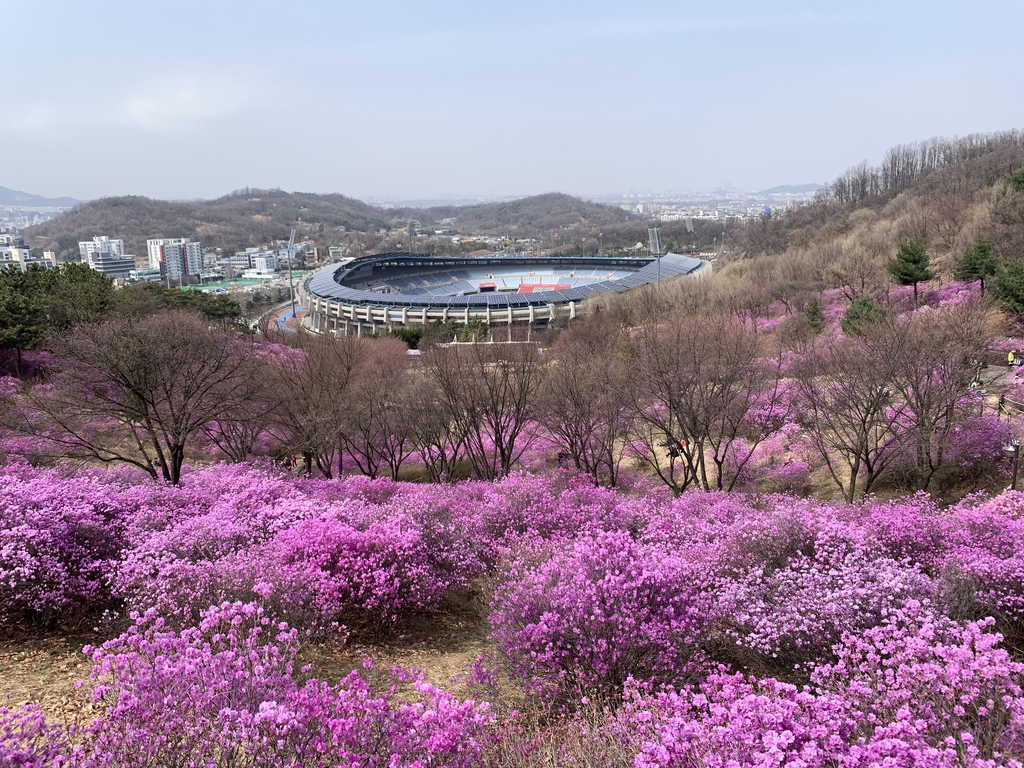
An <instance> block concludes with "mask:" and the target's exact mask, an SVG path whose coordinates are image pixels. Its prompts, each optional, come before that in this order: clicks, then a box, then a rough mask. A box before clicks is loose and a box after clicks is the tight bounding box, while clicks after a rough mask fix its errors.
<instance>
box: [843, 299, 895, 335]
mask: <svg viewBox="0 0 1024 768" xmlns="http://www.w3.org/2000/svg"><path fill="white" fill-rule="evenodd" d="M885 317H886V313H885V310H883V309H882V308H881V307H880V306H878V305H877V304H875V302H873V301H872V300H871V299H870V298H867V297H864V298H862V299H857V300H856V301H854V302H853V303H852V304H850V306H849V307H847V308H846V314H844V315H843V319H842V320H840V321H839V327H840V328H842V329H843V333H845V334H846V335H847V336H863V335H864V334H865V333H866V332H867V331H868V329H870V327H871V326H872V325H875V324H876V323H879V322H881V321H882V320H884V319H885Z"/></svg>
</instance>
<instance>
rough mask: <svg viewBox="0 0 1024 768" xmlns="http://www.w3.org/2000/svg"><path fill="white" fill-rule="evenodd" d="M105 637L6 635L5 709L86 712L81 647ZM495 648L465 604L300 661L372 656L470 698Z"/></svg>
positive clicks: (336, 669) (335, 666)
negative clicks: (476, 665)
mask: <svg viewBox="0 0 1024 768" xmlns="http://www.w3.org/2000/svg"><path fill="white" fill-rule="evenodd" d="M99 642H101V641H100V640H99V639H98V638H97V637H96V636H94V635H72V636H57V635H54V636H38V635H36V636H33V635H25V636H22V637H17V638H12V639H6V640H0V706H8V707H10V706H17V705H20V704H28V703H33V704H39V705H40V706H41V707H43V709H44V710H45V711H46V712H47V713H48V714H50V715H52V716H55V717H58V718H64V717H67V716H70V715H71V714H72V713H78V714H81V712H82V707H83V705H85V699H84V696H83V694H81V693H80V692H78V691H76V690H75V689H74V683H75V681H76V680H85V679H87V678H88V676H89V670H90V668H91V664H90V662H89V660H88V659H87V658H86V656H85V654H84V653H82V646H84V645H87V644H97V643H99ZM489 647H490V646H489V644H488V643H487V626H486V622H485V621H484V620H483V619H482V617H481V616H480V615H479V613H478V612H477V611H476V610H475V609H474V608H472V607H471V606H469V605H462V606H452V607H450V608H449V610H447V611H445V612H444V613H438V614H431V615H428V616H423V617H419V618H417V619H414V620H412V621H410V622H409V623H408V624H406V625H404V626H402V627H401V628H400V629H399V630H398V631H397V632H396V633H395V634H394V635H393V636H392V637H389V638H387V639H384V640H380V641H378V642H365V641H364V642H360V641H358V640H353V641H351V642H349V643H347V644H338V643H334V644H332V643H308V644H306V645H305V646H303V648H302V649H301V650H300V653H299V664H298V665H297V666H300V667H301V666H303V665H305V664H309V665H310V666H311V669H310V671H309V673H308V676H309V677H316V678H318V679H320V680H324V681H327V682H330V683H334V682H337V681H338V680H340V679H341V678H343V677H344V676H345V675H347V674H348V673H349V672H351V671H352V670H353V669H361V668H362V666H363V659H364V657H366V656H369V657H371V658H372V659H373V660H374V665H375V667H376V668H377V669H378V670H380V672H382V673H384V672H386V671H387V670H390V668H391V667H393V666H398V667H404V668H407V669H409V668H415V669H420V670H422V671H423V673H424V676H425V677H426V679H427V680H428V681H429V682H431V683H433V684H434V685H436V686H437V687H438V688H442V689H444V690H447V691H450V692H451V693H453V694H456V695H462V696H466V695H468V690H467V688H466V686H465V685H464V683H463V682H462V681H464V680H465V678H466V676H467V675H468V674H469V673H470V671H471V669H472V665H473V662H474V661H475V660H476V659H477V657H478V656H479V655H480V654H481V653H483V652H484V651H486V650H487V649H488V648H489ZM5 700H6V703H5Z"/></svg>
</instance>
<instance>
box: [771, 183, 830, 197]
mask: <svg viewBox="0 0 1024 768" xmlns="http://www.w3.org/2000/svg"><path fill="white" fill-rule="evenodd" d="M821 187H822V185H821V184H780V185H779V186H777V187H772V188H771V189H763V190H761V191H760V192H758V193H757V194H759V195H806V194H809V193H812V192H817V191H818V190H819V189H821Z"/></svg>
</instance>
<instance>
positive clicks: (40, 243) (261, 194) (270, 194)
mask: <svg viewBox="0 0 1024 768" xmlns="http://www.w3.org/2000/svg"><path fill="white" fill-rule="evenodd" d="M381 214H382V212H381V211H380V210H378V209H377V208H374V207H373V206H370V205H367V204H366V203H364V202H362V201H360V200H354V199H352V198H349V197H344V196H343V195H314V194H306V193H294V194H292V193H287V192H281V191H279V190H250V189H246V190H241V191H239V192H234V193H232V194H230V195H225V196H224V197H220V198H217V199H216V200H203V201H196V202H183V203H171V202H167V201H164V200H152V199H150V198H148V197H136V196H129V197H105V198H101V199H99V200H93V201H92V202H89V203H83V204H81V205H77V206H75V207H74V208H73V209H72V210H70V211H68V212H67V213H64V214H62V215H61V216H58V217H57V218H55V219H52V220H50V221H48V222H45V223H44V224H39V225H37V226H34V227H29V228H27V229H26V230H25V236H26V238H27V239H28V241H29V242H30V244H31V245H33V246H36V247H55V246H65V247H66V246H67V244H69V243H70V242H71V241H72V240H74V241H76V242H77V241H78V240H82V239H89V238H92V237H94V236H96V235H108V236H110V237H116V238H121V239H123V240H124V241H125V248H126V249H127V250H128V251H129V252H131V253H136V254H141V253H145V250H146V240H148V239H150V238H157V237H189V238H192V239H193V240H201V241H202V242H203V244H204V245H206V246H210V247H215V248H224V249H225V250H237V249H241V248H246V247H249V246H256V245H260V244H262V243H266V242H268V241H270V240H275V239H276V240H287V239H288V235H289V232H290V230H291V228H292V227H294V228H295V229H296V230H298V234H299V236H300V237H301V238H307V237H308V238H312V239H316V240H320V239H324V240H335V239H337V238H340V237H341V236H342V233H344V232H346V231H349V230H354V231H357V232H366V231H376V230H377V229H378V228H379V227H382V226H384V225H385V221H384V217H383V216H382V215H381Z"/></svg>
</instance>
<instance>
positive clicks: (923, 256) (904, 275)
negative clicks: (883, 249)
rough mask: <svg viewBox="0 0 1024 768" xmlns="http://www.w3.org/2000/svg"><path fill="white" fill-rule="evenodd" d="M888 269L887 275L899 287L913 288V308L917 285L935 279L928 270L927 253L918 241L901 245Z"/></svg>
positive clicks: (915, 303)
mask: <svg viewBox="0 0 1024 768" xmlns="http://www.w3.org/2000/svg"><path fill="white" fill-rule="evenodd" d="M888 268H889V274H890V275H892V276H893V279H894V280H896V282H898V283H899V284H900V285H912V286H914V306H917V284H918V283H920V282H922V281H927V280H931V279H932V278H933V277H935V273H934V272H932V271H931V269H929V259H928V252H927V251H926V250H925V249H924V244H923V243H921V242H920V241H919V240H911V241H910V242H909V243H903V244H902V245H901V246H900V247H899V250H898V251H897V252H896V258H895V259H893V260H892V261H890V262H889V264H888Z"/></svg>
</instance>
